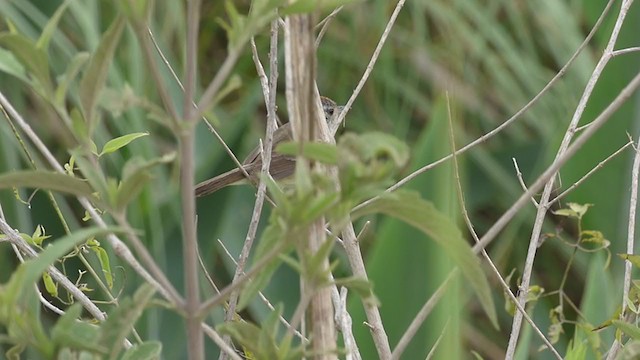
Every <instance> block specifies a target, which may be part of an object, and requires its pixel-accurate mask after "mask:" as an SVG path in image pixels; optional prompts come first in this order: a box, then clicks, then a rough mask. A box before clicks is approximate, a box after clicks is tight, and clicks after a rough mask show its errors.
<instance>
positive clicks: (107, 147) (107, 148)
mask: <svg viewBox="0 0 640 360" xmlns="http://www.w3.org/2000/svg"><path fill="white" fill-rule="evenodd" d="M147 135H149V133H147V132H142V133H141V132H137V133H131V134H127V135H123V136H119V137H117V138H115V139H111V140H109V141H107V143H106V144H104V146H103V147H102V151H100V154H98V157H100V156H102V155H104V154H109V153H112V152H115V151H117V150H119V149H121V148H123V147H125V146H127V145H129V143H130V142H132V141H133V140H135V139H138V138H141V137H143V136H147Z"/></svg>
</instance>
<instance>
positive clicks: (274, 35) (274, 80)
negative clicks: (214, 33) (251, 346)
mask: <svg viewBox="0 0 640 360" xmlns="http://www.w3.org/2000/svg"><path fill="white" fill-rule="evenodd" d="M252 45H253V41H252ZM252 48H253V49H255V46H252ZM269 59H270V66H269V71H270V78H269V81H268V82H267V83H265V82H264V81H262V82H261V84H262V87H263V88H262V90H263V93H264V96H265V100H266V105H267V129H266V134H265V142H264V147H263V148H262V152H261V156H262V168H261V170H260V171H261V174H262V176H261V177H260V181H259V183H258V192H257V194H256V201H255V203H254V205H253V213H252V214H251V221H250V223H249V229H248V231H247V236H246V237H245V239H244V245H243V246H242V250H241V252H240V257H239V258H238V262H237V265H236V270H235V273H234V275H233V281H237V280H238V278H239V277H240V275H242V274H244V269H245V265H246V263H247V260H248V259H249V253H250V252H251V248H252V247H253V241H254V240H255V237H256V232H257V231H258V224H259V222H260V215H261V214H262V207H263V205H264V200H265V196H266V193H267V186H266V183H265V182H264V179H265V178H266V177H267V176H269V168H270V166H271V150H272V149H273V134H274V133H275V131H276V128H277V127H278V124H277V123H276V91H277V85H278V22H277V21H276V20H274V21H272V22H271V47H270V50H269ZM254 62H255V63H256V67H257V69H258V73H259V74H260V73H262V74H264V70H262V65H261V64H260V60H259V58H258V57H257V54H255V53H254ZM264 77H266V75H264ZM261 78H263V77H262V76H261ZM238 297H239V292H238V291H234V292H233V293H232V294H231V297H230V298H229V308H228V309H227V314H226V316H225V321H232V320H233V318H234V315H235V312H236V305H237V304H238ZM225 341H226V342H227V343H229V342H230V341H231V340H230V338H228V337H225ZM226 358H227V357H226V355H225V354H220V359H221V360H222V359H226Z"/></svg>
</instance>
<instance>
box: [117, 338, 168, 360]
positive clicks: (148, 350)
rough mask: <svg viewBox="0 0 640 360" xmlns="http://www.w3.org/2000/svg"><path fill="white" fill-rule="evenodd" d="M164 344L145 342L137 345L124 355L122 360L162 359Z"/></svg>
mask: <svg viewBox="0 0 640 360" xmlns="http://www.w3.org/2000/svg"><path fill="white" fill-rule="evenodd" d="M161 354H162V343H161V342H159V341H145V342H143V343H142V344H140V345H135V346H133V347H132V348H130V349H128V350H127V351H125V353H124V354H122V357H121V358H120V360H157V359H160V358H161V356H160V355H161Z"/></svg>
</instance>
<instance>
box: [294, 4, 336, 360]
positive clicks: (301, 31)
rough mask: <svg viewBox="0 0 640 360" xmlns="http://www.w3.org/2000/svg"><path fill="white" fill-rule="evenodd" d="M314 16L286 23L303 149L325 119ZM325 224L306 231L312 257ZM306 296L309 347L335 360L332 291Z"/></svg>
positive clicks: (300, 162) (297, 134)
mask: <svg viewBox="0 0 640 360" xmlns="http://www.w3.org/2000/svg"><path fill="white" fill-rule="evenodd" d="M314 17H315V16H314V15H313V14H310V15H294V16H290V17H288V18H287V19H286V20H285V23H286V30H285V74H286V80H287V82H286V95H287V106H288V109H289V121H290V122H291V125H292V130H293V138H294V139H295V140H296V141H297V142H298V143H299V144H300V146H302V144H304V143H306V142H309V141H317V140H319V139H320V136H321V131H316V130H317V129H319V128H321V127H322V125H321V123H322V122H326V119H325V116H324V114H323V113H322V112H320V111H319V107H318V106H317V104H316V102H317V101H319V99H318V98H317V94H316V89H315V74H316V68H315V66H316V57H315V45H314V43H315V38H314V33H313V26H314V20H313V19H314ZM296 166H303V167H306V168H307V169H309V168H310V167H311V166H310V164H309V162H308V161H307V160H306V159H305V158H303V157H300V156H299V157H298V159H297V161H296ZM296 185H297V186H298V191H313V190H312V189H305V188H304V186H305V185H304V184H300V183H297V184H296ZM325 227H326V226H325V221H324V219H320V220H318V221H316V222H315V223H313V224H312V225H311V226H310V227H309V229H308V233H307V234H308V236H307V242H306V247H307V250H309V252H310V253H311V254H313V253H316V252H317V251H318V249H319V248H320V247H321V246H322V244H323V243H324V242H325V241H330V240H327V239H326V237H325V232H324V229H325ZM322 267H323V268H324V269H328V267H329V261H328V260H327V259H324V261H323V264H322ZM304 289H305V294H308V295H310V296H311V301H310V317H309V318H310V319H311V331H312V333H311V342H312V343H311V346H312V351H313V353H314V354H315V359H322V360H324V359H337V356H336V354H335V350H336V335H335V324H334V320H333V318H334V317H333V304H332V302H331V289H330V288H329V287H322V288H318V287H317V286H316V285H315V284H313V283H309V282H307V283H305V286H304Z"/></svg>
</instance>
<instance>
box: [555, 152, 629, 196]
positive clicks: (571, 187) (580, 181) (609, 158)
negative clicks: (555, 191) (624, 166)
mask: <svg viewBox="0 0 640 360" xmlns="http://www.w3.org/2000/svg"><path fill="white" fill-rule="evenodd" d="M631 145H633V142H632V141H629V142H628V143H626V144H624V145H623V146H622V147H621V148H620V149H618V150H616V151H615V152H614V153H613V154H611V155H609V156H608V157H607V158H606V159H604V160H602V161H600V162H599V163H598V165H596V166H595V167H594V168H593V169H591V170H589V172H588V173H586V174H585V175H584V176H583V177H581V178H580V179H579V180H578V181H576V182H575V183H573V185H571V186H569V187H568V188H567V189H566V190H565V191H563V192H562V193H561V194H560V195H558V196H556V197H555V198H553V199H552V200H549V202H548V205H547V206H551V205H552V204H554V203H555V202H556V201H558V200H560V199H562V198H563V197H565V196H566V195H567V194H568V193H570V192H571V191H572V190H574V189H575V188H577V187H578V186H580V184H582V183H583V182H584V181H585V180H587V179H588V178H589V176H591V175H593V174H594V173H595V172H596V171H598V170H600V169H601V168H602V167H603V166H604V165H605V164H606V163H607V162H609V160H611V159H613V158H615V157H616V156H618V155H619V154H620V153H622V151H624V150H625V149H626V148H628V147H629V146H631Z"/></svg>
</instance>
